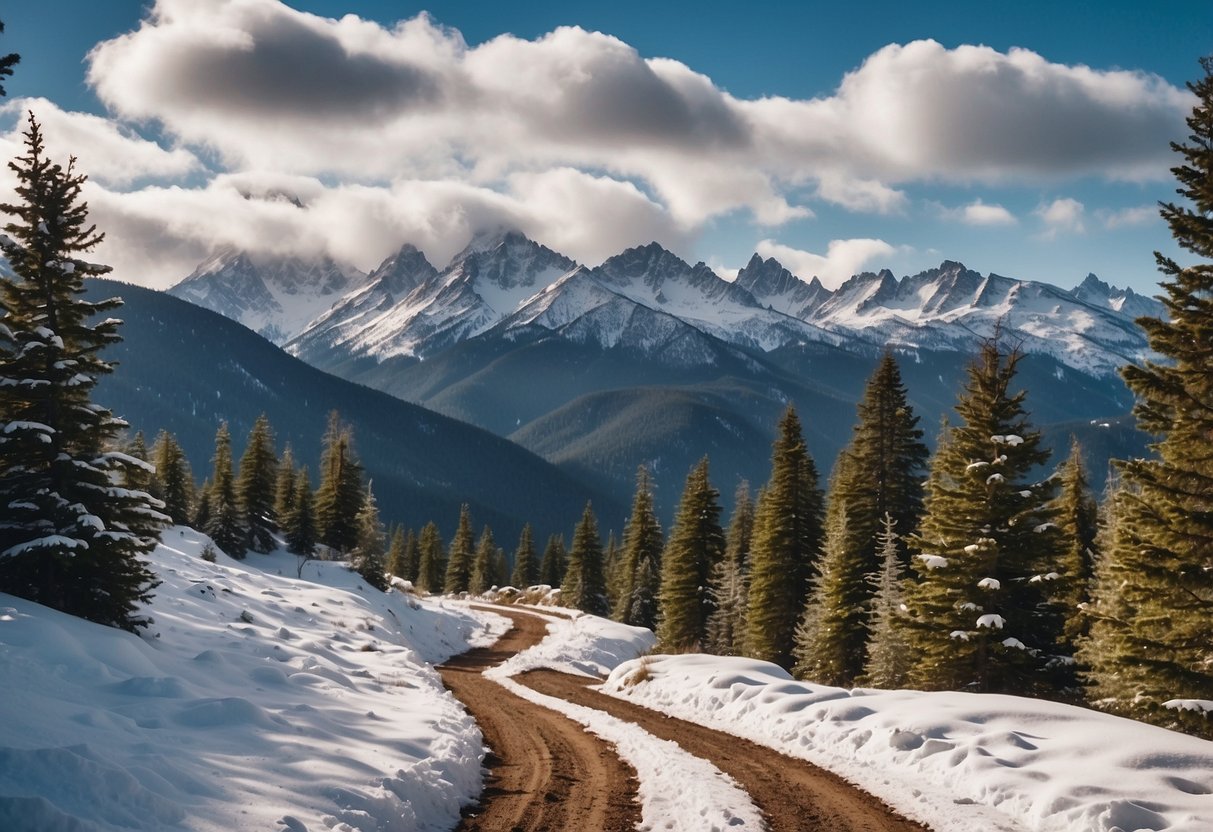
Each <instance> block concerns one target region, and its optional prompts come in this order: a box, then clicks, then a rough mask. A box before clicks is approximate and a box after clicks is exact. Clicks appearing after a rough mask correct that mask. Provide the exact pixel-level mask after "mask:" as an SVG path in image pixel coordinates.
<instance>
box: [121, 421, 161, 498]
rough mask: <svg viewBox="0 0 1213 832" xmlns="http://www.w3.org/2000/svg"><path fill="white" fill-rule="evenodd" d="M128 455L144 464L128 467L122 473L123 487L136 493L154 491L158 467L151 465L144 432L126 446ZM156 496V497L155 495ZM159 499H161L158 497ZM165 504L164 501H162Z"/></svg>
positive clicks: (137, 434) (139, 433) (140, 432)
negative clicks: (154, 478)
mask: <svg viewBox="0 0 1213 832" xmlns="http://www.w3.org/2000/svg"><path fill="white" fill-rule="evenodd" d="M126 455H127V456H129V457H130V458H131V459H134V460H137V461H138V462H142V463H144V464H143V465H127V466H126V468H124V469H123V471H122V487H123V488H131V489H134V490H135V491H146V492H148V493H151V491H152V477H153V476H154V475H155V469H156V466H155V465H153V464H151V462H150V461H149V457H148V452H147V442H146V441H145V440H144V438H143V431H138V432H137V433H136V434H135V437H134V438H133V439H132V440H131V441H130V443H129V444H128V445H127V446H126ZM153 496H154V495H153ZM157 499H159V498H158V497H157ZM161 502H163V500H161Z"/></svg>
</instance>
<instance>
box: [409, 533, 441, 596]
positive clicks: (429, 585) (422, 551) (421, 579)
mask: <svg viewBox="0 0 1213 832" xmlns="http://www.w3.org/2000/svg"><path fill="white" fill-rule="evenodd" d="M417 550H418V552H419V557H418V561H417V580H416V581H415V583H414V585H415V586H416V587H417V591H418V592H425V593H429V594H433V593H435V592H441V591H442V583H443V573H444V572H445V571H446V565H445V564H443V562H442V535H440V534H439V533H438V526H436V525H435V524H434V523H432V522H430V523H426V524H425V526H423V527H422V529H421V537H420V538H419V539H418V541H417Z"/></svg>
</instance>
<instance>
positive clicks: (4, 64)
mask: <svg viewBox="0 0 1213 832" xmlns="http://www.w3.org/2000/svg"><path fill="white" fill-rule="evenodd" d="M3 31H4V22H3V21H0V32H3ZM20 62H21V56H20V55H18V54H17V53H16V52H10V53H8V54H7V55H5V56H4V57H0V81H3V80H4V79H5V78H7V77H9V76H10V75H12V74H13V67H14V66H16V65H17V64H19V63H20ZM6 95H8V92H7V90H5V89H4V84H3V83H0V98H3V97H4V96H6Z"/></svg>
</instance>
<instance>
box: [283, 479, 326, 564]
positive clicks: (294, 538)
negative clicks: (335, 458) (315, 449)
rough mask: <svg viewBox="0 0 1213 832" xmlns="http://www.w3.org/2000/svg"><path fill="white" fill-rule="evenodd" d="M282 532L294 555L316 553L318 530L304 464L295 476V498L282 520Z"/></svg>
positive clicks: (309, 483) (310, 487)
mask: <svg viewBox="0 0 1213 832" xmlns="http://www.w3.org/2000/svg"><path fill="white" fill-rule="evenodd" d="M283 532H284V533H285V534H286V548H287V549H289V550H290V551H292V552H294V553H295V554H296V555H303V556H304V557H311V556H312V555H314V554H315V553H316V544H317V543H318V542H319V540H320V531H319V529H317V527H316V503H315V498H314V497H313V495H312V485H311V482H310V481H309V478H308V472H307V466H306V465H305V466H303V467H302V468H300V469H299V473H298V474H296V476H295V499H294V500H292V501H291V510H290V513H288V514H287V515H286V517H285V518H284V520H283Z"/></svg>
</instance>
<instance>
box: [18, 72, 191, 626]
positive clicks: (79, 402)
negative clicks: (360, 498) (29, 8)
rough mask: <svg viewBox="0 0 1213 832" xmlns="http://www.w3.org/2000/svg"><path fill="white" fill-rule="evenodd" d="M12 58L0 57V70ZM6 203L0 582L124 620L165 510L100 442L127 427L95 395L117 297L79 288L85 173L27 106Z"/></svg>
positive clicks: (98, 237)
mask: <svg viewBox="0 0 1213 832" xmlns="http://www.w3.org/2000/svg"><path fill="white" fill-rule="evenodd" d="M15 62H16V56H14V55H9V56H7V57H4V58H0V78H3V77H4V76H5V75H7V74H8V72H9V71H11V67H12V64H13V63H15ZM9 169H10V170H12V172H13V173H14V174H15V175H16V194H17V197H18V199H19V201H18V202H17V203H16V204H4V205H0V212H2V213H4V214H7V215H9V216H10V217H11V218H12V220H11V221H10V222H8V223H7V224H5V226H4V232H5V233H4V234H3V235H0V252H2V253H3V255H4V257H5V258H6V259H7V260H8V262H9V265H10V267H11V270H12V272H11V277H10V276H0V309H2V310H3V312H4V315H3V318H2V319H0V506H4V513H3V515H0V592H8V593H11V594H14V595H18V596H21V597H24V598H28V599H30V600H32V601H36V602H38V603H41V604H45V605H47V606H51V607H54V608H56V609H59V610H62V611H64V612H67V613H70V614H72V615H78V616H82V617H85V618H88V619H91V620H93V621H96V622H99V623H102V624H107V625H111V626H116V627H122V628H124V629H128V630H134V629H137V628H138V627H140V626H142V625H144V624H145V623H147V622H146V619H144V618H143V617H141V616H140V615H139V614H138V612H137V610H138V607H139V605H141V604H142V603H144V602H146V601H147V600H148V599H149V598H150V597H151V595H150V594H151V589H152V588H153V586H154V578H153V575H152V573H151V572H150V571H149V570H148V568H147V566H146V564H145V562H144V560H143V556H144V555H146V554H147V553H148V552H150V551H151V550H152V548H153V547H154V546H155V545H156V540H157V538H158V535H159V532H160V529H161V528H162V527H163V524H164V523H166V522H168V520H169V518H168V517H167V516H165V515H164V514H162V513H161V512H160V511H159V508H160V507H161V504H160V503H159V502H157V501H156V500H155V499H153V498H152V497H151V496H150V495H149V494H147V493H146V492H145V491H142V490H132V489H127V488H118V487H116V485H115V483H116V482H120V481H121V480H122V479H123V478H124V477H125V476H127V472H128V471H129V470H130V469H131V468H132V467H143V466H142V465H141V464H140V463H138V462H137V461H134V460H132V459H131V457H129V456H128V455H126V454H123V453H117V452H114V451H110V450H108V449H109V448H111V447H113V445H114V443H115V442H116V440H117V437H118V435H119V433H120V432H121V431H122V430H123V429H124V428H125V427H126V426H127V425H126V423H125V422H124V421H122V420H121V419H119V418H117V417H115V416H114V415H113V414H112V413H110V411H109V410H107V409H106V408H104V407H102V406H100V405H98V404H95V403H93V402H92V400H91V396H92V391H93V388H94V387H95V386H96V384H97V381H98V378H99V377H100V376H102V375H104V374H106V373H109V372H111V371H112V370H113V365H111V364H109V363H108V362H106V361H104V360H102V359H101V358H100V356H99V355H98V353H99V352H100V351H101V350H102V349H103V348H104V347H106V346H107V345H109V344H113V343H116V342H118V341H120V340H121V337H120V336H119V335H118V326H119V325H120V324H121V321H118V320H116V319H114V318H107V319H105V320H102V321H101V322H99V323H93V322H92V321H91V320H90V319H91V318H92V316H93V315H94V314H97V313H101V312H108V311H111V310H113V309H115V308H117V307H118V306H119V305H121V301H120V300H118V299H110V300H105V301H99V302H93V301H86V300H84V299H83V297H82V295H83V294H84V278H86V277H95V276H97V275H101V274H105V273H106V272H108V271H109V268H108V267H107V266H98V265H94V264H91V263H89V262H87V261H86V260H83V259H80V255H82V254H84V253H86V252H88V251H90V250H92V249H93V248H94V247H95V246H96V245H97V244H99V243H100V242H101V241H102V240H103V239H104V235H103V234H100V233H98V232H97V231H96V227H95V226H91V225H87V224H86V223H87V222H88V206H87V205H86V204H85V203H84V202H82V201H81V199H80V195H81V188H82V186H83V183H84V181H85V177H84V176H81V175H79V174H77V173H76V171H75V160H74V159H72V160H71V161H70V162H69V163H68V165H67V167H66V168H63V167H61V166H60V165H57V164H54V163H52V162H51V161H50V160H49V159H47V158H46V156H45V153H44V147H43V140H42V132H41V129H40V128H39V126H38V123H37V122H36V121H35V120H34V118H33V116H32V115H31V116H30V118H29V127H28V129H27V130H26V131H25V151H24V154H23V155H21V156H18V157H17V159H16V160H14V161H12V162H10V163H9Z"/></svg>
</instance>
